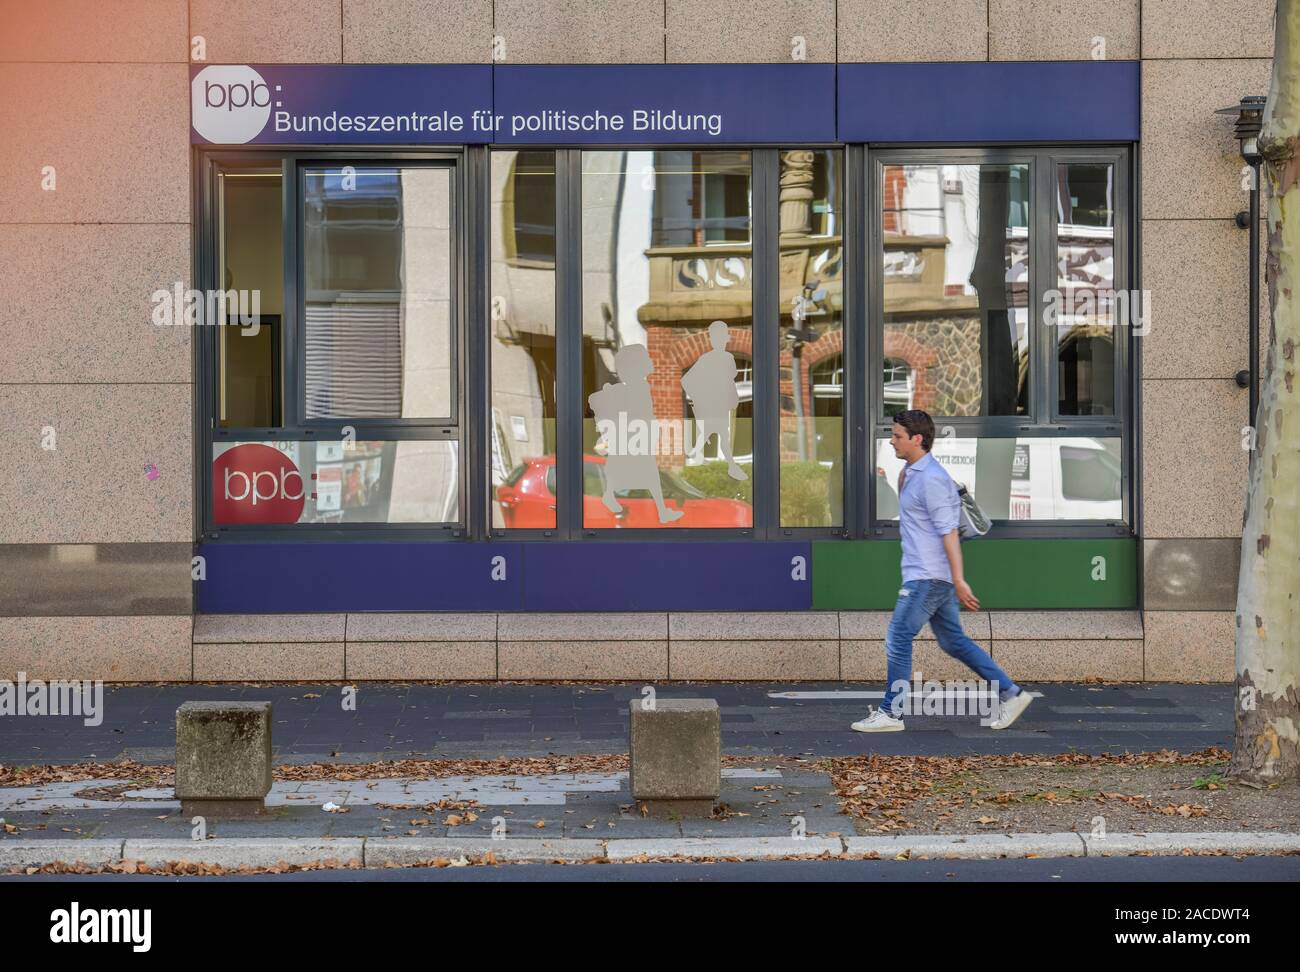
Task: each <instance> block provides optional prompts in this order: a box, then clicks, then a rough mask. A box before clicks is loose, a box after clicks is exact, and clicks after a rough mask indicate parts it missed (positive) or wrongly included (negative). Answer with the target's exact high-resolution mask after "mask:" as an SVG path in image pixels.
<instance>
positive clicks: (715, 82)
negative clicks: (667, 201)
mask: <svg viewBox="0 0 1300 972" xmlns="http://www.w3.org/2000/svg"><path fill="white" fill-rule="evenodd" d="M494 72H495V78H496V81H495V98H496V108H495V113H496V116H497V117H498V118H499V119H500V121H501V125H500V130H499V131H498V132H497V134H496V138H495V139H494V141H495V142H497V143H498V144H505V145H517V144H545V143H552V144H554V143H570V142H571V143H575V144H614V145H617V144H653V145H658V144H671V143H681V142H686V143H696V144H714V143H733V144H747V145H754V144H760V143H764V142H833V141H835V65H833V64H671V65H666V64H577V65H570V64H529V65H501V66H499V67H496V68H495V69H494Z"/></svg>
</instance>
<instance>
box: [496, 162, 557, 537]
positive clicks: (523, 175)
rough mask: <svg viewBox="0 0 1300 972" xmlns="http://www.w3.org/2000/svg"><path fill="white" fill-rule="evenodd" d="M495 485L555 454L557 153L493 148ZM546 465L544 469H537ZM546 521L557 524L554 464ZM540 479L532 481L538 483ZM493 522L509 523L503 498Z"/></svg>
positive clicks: (545, 484)
mask: <svg viewBox="0 0 1300 972" xmlns="http://www.w3.org/2000/svg"><path fill="white" fill-rule="evenodd" d="M491 230H492V233H491V237H492V253H491V260H492V291H491V294H492V297H491V305H490V310H489V313H490V328H491V331H490V334H489V339H490V341H491V369H492V397H491V425H490V430H489V431H490V436H491V439H490V444H491V481H490V482H491V488H492V489H493V490H494V492H495V490H496V489H497V488H498V487H500V486H502V485H509V484H511V483H517V482H519V481H520V480H521V479H522V478H523V477H524V473H525V471H526V470H525V465H524V464H525V463H527V462H528V461H529V460H535V459H539V458H542V457H550V461H553V459H554V456H555V415H556V401H555V153H554V152H551V151H531V152H494V153H493V154H492V224H491ZM538 468H539V470H540V468H541V467H538ZM546 468H547V469H548V470H549V472H550V476H549V479H547V477H545V476H541V477H533V479H536V480H538V481H539V482H540V483H541V486H539V487H538V488H546V492H547V493H548V495H547V496H542V497H539V502H538V505H539V507H540V510H538V511H535V514H536V513H541V514H543V515H542V516H541V517H540V519H534V520H533V521H532V522H530V523H528V525H530V526H541V527H546V526H554V525H555V511H554V502H555V500H554V466H547V467H546ZM532 481H533V480H530V482H532ZM492 510H493V521H494V526H498V527H500V526H505V525H506V523H505V521H504V518H503V516H502V511H501V509H500V508H499V502H494V503H493V504H492Z"/></svg>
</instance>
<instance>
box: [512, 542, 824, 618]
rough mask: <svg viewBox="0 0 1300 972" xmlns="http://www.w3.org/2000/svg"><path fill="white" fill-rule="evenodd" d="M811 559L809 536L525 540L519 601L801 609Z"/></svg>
mask: <svg viewBox="0 0 1300 972" xmlns="http://www.w3.org/2000/svg"><path fill="white" fill-rule="evenodd" d="M797 558H803V559H802V561H799V560H797ZM811 558H812V544H811V543H753V542H735V543H725V542H723V543H672V542H668V543H663V542H660V543H656V542H653V541H646V542H639V541H621V542H617V543H600V542H587V543H559V544H527V545H525V549H524V606H525V609H526V610H529V611H806V610H809V609H810V608H811V607H812V582H811V574H810V569H811V563H812V560H811ZM796 575H799V576H801V577H802V578H803V579H796Z"/></svg>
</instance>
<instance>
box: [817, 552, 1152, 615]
mask: <svg viewBox="0 0 1300 972" xmlns="http://www.w3.org/2000/svg"><path fill="white" fill-rule="evenodd" d="M812 546H813V563H812V582H813V608H814V609H820V610H830V611H834V610H875V611H886V610H891V609H892V608H893V606H894V601H895V600H896V599H897V597H898V588H899V585H900V584H901V583H902V575H901V573H900V571H899V562H900V560H901V559H902V550H901V548H900V545H899V542H898V541H897V540H859V541H844V542H835V541H819V542H817V543H814V544H813V545H812ZM961 550H962V556H963V557H964V559H965V561H966V580H967V581H969V582H970V585H971V587H972V588H973V589H974V591H975V596H976V597H978V598H979V599H980V607H981V608H982V609H985V610H998V611H1011V610H1046V609H1065V608H1136V607H1137V604H1138V573H1137V569H1138V560H1137V558H1138V542H1137V540H1134V539H1129V538H1121V539H1097V540H972V541H970V542H969V543H963V544H962V545H961ZM1098 557H1100V558H1103V560H1104V563H1102V562H1099V561H1097V560H1096V558H1098ZM1103 568H1104V573H1105V576H1104V578H1100V577H1099V576H1097V575H1100V574H1101V573H1102V570H1103Z"/></svg>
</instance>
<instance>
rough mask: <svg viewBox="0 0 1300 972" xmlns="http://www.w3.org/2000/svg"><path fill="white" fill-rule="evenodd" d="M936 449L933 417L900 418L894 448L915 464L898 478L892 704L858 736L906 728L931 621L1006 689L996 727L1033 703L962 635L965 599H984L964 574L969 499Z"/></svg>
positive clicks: (888, 693)
mask: <svg viewBox="0 0 1300 972" xmlns="http://www.w3.org/2000/svg"><path fill="white" fill-rule="evenodd" d="M933 444H934V420H933V419H931V418H930V416H929V415H927V414H926V413H925V412H923V411H921V410H920V409H911V410H909V411H906V412H900V413H899V414H898V415H896V416H895V417H894V429H893V435H892V437H891V439H890V445H892V446H893V447H894V454H895V455H896V456H898V458H900V459H903V460H905V461H906V463H907V465H906V466H904V467H903V471H902V473H900V474H899V477H898V506H899V528H900V531H901V534H902V539H903V587H902V589H901V590H900V591H899V592H898V603H897V604H896V605H894V616H893V618H891V619H890V622H889V632H888V634H887V635H886V640H885V650H886V654H887V656H888V675H887V679H888V682H889V684H888V686H887V687H886V689H885V699H884V702H883V703H882V704H881V707H880V708H879V709H874V710H872V711H871V713H870V714H869V715H868V716H867V717H866V718H865V719H862V720H860V721H858V722H855V723H853V726H852V728H853V729H856V730H857V731H858V732H899V731H901V730H902V728H903V720H902V719H901V718H900V715H901V709H902V696H903V693H904V692H905V691H906V690H907V683H908V682H909V681H910V680H911V678H912V639H913V638H915V637H916V635H917V632H919V631H920V630H921V628H922V626H924V624H925V623H926V622H927V621H929V622H930V630H932V631H933V632H934V636H935V638H936V639H938V641H939V647H940V648H942V649H943V650H944V651H945V652H947V653H948V654H949V655H951V656H952V657H953V658H956V659H957V660H958V661H960V662H962V663H963V664H964V665H966V666H967V667H969V668H971V669H974V671H975V672H976V674H978V675H979V677H980V678H981V679H983V680H984V681H986V682H989V683H991V685H992V686H993V688H994V690H995V691H997V692H998V706H997V709H996V711H995V713H994V716H995V717H994V719H993V721H992V722H991V723H990V727H991V728H993V729H1005V728H1007V727H1008V726H1010V725H1011V724H1012V723H1013V722H1015V721H1016V720H1017V719H1019V718H1020V715H1021V713H1023V712H1024V711H1025V709H1026V708H1028V707H1029V703H1030V702H1031V701H1033V697H1032V696H1031V695H1030V694H1029V693H1028V692H1025V691H1022V690H1021V688H1020V686H1018V685H1017V684H1016V683H1015V682H1013V681H1012V680H1011V678H1010V677H1009V676H1008V675H1007V673H1006V672H1004V671H1003V670H1002V669H1001V668H1000V667H999V666H998V664H997V662H995V661H994V660H993V659H992V658H991V657H990V656H989V654H988V652H986V651H984V650H983V649H982V648H980V646H979V645H977V644H975V642H974V641H972V640H971V639H970V637H969V636H967V634H966V632H965V631H963V630H962V626H961V617H960V610H959V608H958V607H957V602H958V601H959V600H960V601H961V603H962V605H963V606H964V607H966V608H967V609H968V610H971V611H978V610H979V606H980V602H979V601H978V600H977V599H976V598H975V593H974V591H972V590H971V589H970V585H969V584H967V583H966V579H965V577H964V576H963V574H962V559H961V537H960V534H958V532H957V524H958V514H959V511H960V508H961V498H960V496H958V494H957V486H956V484H955V483H954V482H953V481H952V478H951V477H950V476H949V475H948V472H947V470H945V469H944V468H943V466H941V465H939V463H938V461H937V460H936V459H935V458H934V456H932V455H930V447H931V446H932V445H933Z"/></svg>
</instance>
